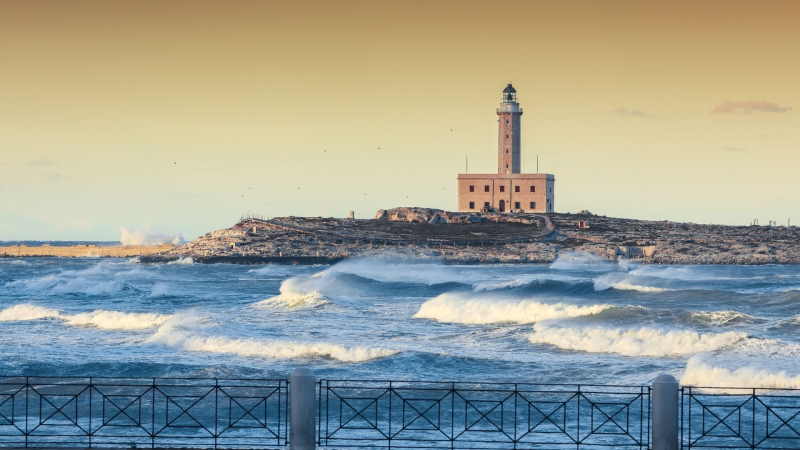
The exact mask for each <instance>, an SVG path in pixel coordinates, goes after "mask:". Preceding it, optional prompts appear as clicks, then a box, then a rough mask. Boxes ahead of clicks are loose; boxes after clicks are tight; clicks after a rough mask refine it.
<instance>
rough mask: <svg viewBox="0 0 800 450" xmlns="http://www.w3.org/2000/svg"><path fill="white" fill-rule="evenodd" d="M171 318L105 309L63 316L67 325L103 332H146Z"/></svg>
mask: <svg viewBox="0 0 800 450" xmlns="http://www.w3.org/2000/svg"><path fill="white" fill-rule="evenodd" d="M170 317H171V316H170V315H166V314H152V313H126V312H120V311H107V310H103V309H98V310H96V311H92V312H86V313H79V314H72V315H62V316H61V318H63V319H64V322H65V323H66V324H67V325H72V326H78V327H96V328H100V329H102V330H146V329H148V328H155V327H157V326H159V325H161V324H163V323H164V322H166V321H167V320H169V318H170Z"/></svg>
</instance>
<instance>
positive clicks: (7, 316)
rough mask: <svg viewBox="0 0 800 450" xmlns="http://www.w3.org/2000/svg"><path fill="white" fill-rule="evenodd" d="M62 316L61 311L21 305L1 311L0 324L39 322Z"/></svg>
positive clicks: (25, 304)
mask: <svg viewBox="0 0 800 450" xmlns="http://www.w3.org/2000/svg"><path fill="white" fill-rule="evenodd" d="M60 316H61V312H60V311H57V310H55V309H50V308H45V307H43V306H37V305H31V304H29V303H21V304H18V305H14V306H10V307H8V308H5V309H3V310H0V322H15V321H27V320H38V319H47V318H51V317H52V318H58V317H60Z"/></svg>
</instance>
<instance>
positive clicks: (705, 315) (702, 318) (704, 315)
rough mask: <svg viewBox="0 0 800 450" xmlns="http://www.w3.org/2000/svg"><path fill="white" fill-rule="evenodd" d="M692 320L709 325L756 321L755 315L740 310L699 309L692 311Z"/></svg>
mask: <svg viewBox="0 0 800 450" xmlns="http://www.w3.org/2000/svg"><path fill="white" fill-rule="evenodd" d="M690 316H691V320H693V321H695V322H700V323H703V324H707V325H715V326H724V325H735V324H739V323H751V322H756V321H758V319H756V318H755V317H753V316H751V315H749V314H745V313H741V312H739V311H698V312H693V313H691V315H690Z"/></svg>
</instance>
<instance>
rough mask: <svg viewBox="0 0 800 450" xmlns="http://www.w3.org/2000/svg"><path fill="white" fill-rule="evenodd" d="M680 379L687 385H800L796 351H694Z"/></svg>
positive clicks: (785, 387) (762, 386)
mask: <svg viewBox="0 0 800 450" xmlns="http://www.w3.org/2000/svg"><path fill="white" fill-rule="evenodd" d="M680 381H681V384H684V385H691V386H724V387H743V388H746V387H761V388H778V389H800V362H798V358H797V357H796V355H795V356H791V357H782V358H781V357H775V356H774V355H773V356H771V357H770V358H769V359H764V358H756V357H738V358H730V357H728V358H726V359H721V358H714V357H711V356H709V355H697V356H693V357H691V358H689V361H688V362H687V363H686V368H685V369H684V371H683V374H682V375H681V380H680ZM731 392H734V393H735V392H736V391H735V390H733V391H731Z"/></svg>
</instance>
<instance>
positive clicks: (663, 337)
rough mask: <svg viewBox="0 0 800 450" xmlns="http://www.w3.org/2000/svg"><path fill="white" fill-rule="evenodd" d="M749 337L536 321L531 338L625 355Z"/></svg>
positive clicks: (717, 345)
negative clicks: (541, 322)
mask: <svg viewBox="0 0 800 450" xmlns="http://www.w3.org/2000/svg"><path fill="white" fill-rule="evenodd" d="M746 338H747V334H745V333H740V332H734V331H727V332H723V333H698V332H696V331H692V330H663V329H657V328H647V327H642V328H605V327H569V326H559V325H557V324H552V323H546V324H539V325H536V327H535V328H534V332H533V334H532V335H531V336H530V338H529V339H530V341H531V342H533V343H536V344H549V345H554V346H556V347H558V348H562V349H565V350H577V351H584V352H589V353H617V354H620V355H625V356H684V355H691V354H695V353H701V352H708V351H713V350H718V349H721V348H723V347H728V346H731V345H734V344H736V343H738V342H740V341H742V340H744V339H746Z"/></svg>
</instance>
